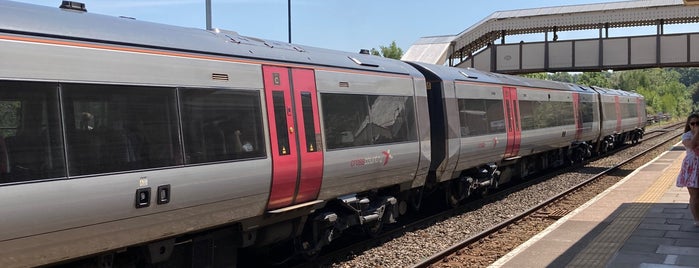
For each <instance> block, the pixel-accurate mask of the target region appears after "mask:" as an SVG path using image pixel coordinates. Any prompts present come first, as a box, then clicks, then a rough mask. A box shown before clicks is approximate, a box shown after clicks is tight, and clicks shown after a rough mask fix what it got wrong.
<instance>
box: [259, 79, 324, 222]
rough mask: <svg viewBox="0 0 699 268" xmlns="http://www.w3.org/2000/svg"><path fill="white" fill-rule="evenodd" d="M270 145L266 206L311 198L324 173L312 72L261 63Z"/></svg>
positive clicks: (280, 205) (279, 205)
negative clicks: (270, 163)
mask: <svg viewBox="0 0 699 268" xmlns="http://www.w3.org/2000/svg"><path fill="white" fill-rule="evenodd" d="M262 73H263V76H264V87H265V99H266V102H267V119H268V121H269V135H270V141H271V149H272V152H271V154H272V189H271V192H270V196H269V201H268V202H267V209H268V210H273V209H278V208H282V207H286V206H290V205H295V204H300V203H304V202H307V201H311V200H314V199H316V198H317V197H318V192H319V191H320V185H321V181H322V175H323V152H322V148H319V145H320V142H319V141H320V138H321V137H320V119H319V116H318V99H317V96H316V87H315V74H314V72H313V70H309V69H295V68H294V69H292V68H287V67H277V66H263V67H262Z"/></svg>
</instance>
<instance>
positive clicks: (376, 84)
mask: <svg viewBox="0 0 699 268" xmlns="http://www.w3.org/2000/svg"><path fill="white" fill-rule="evenodd" d="M340 82H347V84H348V85H349V86H348V87H345V86H344V84H343V85H340ZM316 87H317V88H318V92H321V93H322V92H332V93H362V94H374V95H394V96H399V95H400V96H413V94H414V90H413V80H412V79H411V77H410V76H407V75H404V76H399V75H386V74H381V73H375V74H372V73H349V72H341V71H330V70H316Z"/></svg>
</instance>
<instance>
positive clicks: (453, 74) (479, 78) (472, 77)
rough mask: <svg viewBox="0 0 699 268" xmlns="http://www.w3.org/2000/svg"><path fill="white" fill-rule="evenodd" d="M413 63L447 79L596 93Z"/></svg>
mask: <svg viewBox="0 0 699 268" xmlns="http://www.w3.org/2000/svg"><path fill="white" fill-rule="evenodd" d="M410 63H411V64H412V65H415V66H420V67H422V68H423V69H426V70H428V71H430V72H431V73H433V74H434V75H436V76H437V77H439V79H441V80H446V81H470V82H481V83H493V84H504V85H511V86H520V87H534V88H546V89H557V90H566V91H576V92H581V93H594V90H593V89H592V88H591V87H588V86H583V85H577V84H572V83H564V82H558V81H551V80H540V79H532V78H526V77H521V76H515V75H507V74H499V73H491V72H485V71H481V70H476V69H472V68H455V67H448V66H444V65H434V64H429V63H422V62H410Z"/></svg>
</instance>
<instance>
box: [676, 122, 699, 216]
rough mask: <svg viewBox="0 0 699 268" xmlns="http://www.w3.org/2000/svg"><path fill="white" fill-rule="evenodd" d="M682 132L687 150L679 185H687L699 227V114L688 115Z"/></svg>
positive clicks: (691, 209) (678, 180)
mask: <svg viewBox="0 0 699 268" xmlns="http://www.w3.org/2000/svg"><path fill="white" fill-rule="evenodd" d="M684 131H685V133H684V134H682V145H684V148H685V149H686V150H687V155H685V157H684V160H682V170H680V174H679V175H678V176H677V187H687V190H688V191H689V210H690V211H691V212H692V216H694V226H696V227H699V114H691V115H689V117H687V123H685V126H684Z"/></svg>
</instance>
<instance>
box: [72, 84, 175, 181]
mask: <svg viewBox="0 0 699 268" xmlns="http://www.w3.org/2000/svg"><path fill="white" fill-rule="evenodd" d="M63 96H64V98H63V107H64V111H65V116H66V120H65V126H66V140H67V150H68V166H69V168H68V170H69V175H71V176H77V175H87V174H97V173H106V172H117V171H127V170H137V169H145V168H155V167H164V166H172V165H176V164H181V163H182V156H181V153H180V152H181V150H180V143H179V135H178V125H177V116H176V111H175V90H174V89H171V88H156V87H138V86H112V85H88V84H65V85H63Z"/></svg>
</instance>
